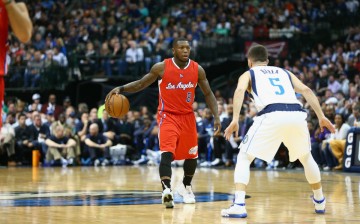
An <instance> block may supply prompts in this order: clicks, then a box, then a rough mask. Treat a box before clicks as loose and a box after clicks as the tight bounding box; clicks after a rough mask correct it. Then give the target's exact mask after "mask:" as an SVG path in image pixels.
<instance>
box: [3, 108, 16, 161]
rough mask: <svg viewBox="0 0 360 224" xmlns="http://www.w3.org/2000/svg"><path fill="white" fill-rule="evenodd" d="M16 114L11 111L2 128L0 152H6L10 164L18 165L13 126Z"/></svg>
mask: <svg viewBox="0 0 360 224" xmlns="http://www.w3.org/2000/svg"><path fill="white" fill-rule="evenodd" d="M13 119H14V114H12V113H10V114H8V115H7V117H6V121H5V123H4V124H3V126H2V127H1V129H0V152H1V153H0V154H1V156H3V155H4V154H6V156H7V158H8V166H16V162H15V159H16V157H15V130H14V128H13V127H12V126H11V122H12V120H13Z"/></svg>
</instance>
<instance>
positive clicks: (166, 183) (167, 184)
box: [161, 179, 171, 190]
mask: <svg viewBox="0 0 360 224" xmlns="http://www.w3.org/2000/svg"><path fill="white" fill-rule="evenodd" d="M170 182H171V180H170V179H164V180H162V181H161V186H162V188H163V190H165V188H171V185H170Z"/></svg>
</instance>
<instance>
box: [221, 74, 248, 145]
mask: <svg viewBox="0 0 360 224" xmlns="http://www.w3.org/2000/svg"><path fill="white" fill-rule="evenodd" d="M249 83H250V74H249V72H248V71H247V72H245V73H243V74H242V75H241V76H240V78H239V81H238V85H237V87H236V90H235V93H234V98H233V119H232V121H231V123H230V124H229V126H228V127H227V128H226V129H225V131H224V136H225V138H226V140H229V139H230V137H231V135H232V134H233V133H234V132H235V136H236V137H238V133H239V115H240V109H241V107H242V104H243V102H244V95H245V91H246V90H247V89H248V87H249Z"/></svg>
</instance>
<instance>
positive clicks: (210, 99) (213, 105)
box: [198, 65, 221, 135]
mask: <svg viewBox="0 0 360 224" xmlns="http://www.w3.org/2000/svg"><path fill="white" fill-rule="evenodd" d="M198 76H199V77H198V84H199V86H200V89H201V91H202V92H203V93H204V96H205V101H206V104H207V105H208V107H209V108H210V110H211V113H212V114H213V115H214V118H215V121H214V129H215V130H214V135H219V133H220V131H221V123H220V118H219V113H218V106H217V102H216V98H215V96H214V93H213V92H212V91H211V88H210V85H209V82H208V80H207V78H206V73H205V70H204V69H203V68H202V67H201V66H200V65H199V75H198Z"/></svg>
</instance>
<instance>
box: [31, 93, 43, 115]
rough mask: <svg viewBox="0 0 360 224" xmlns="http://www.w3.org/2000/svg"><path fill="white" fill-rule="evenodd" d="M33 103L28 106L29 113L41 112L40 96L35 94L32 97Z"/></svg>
mask: <svg viewBox="0 0 360 224" xmlns="http://www.w3.org/2000/svg"><path fill="white" fill-rule="evenodd" d="M32 100H33V102H32V103H31V104H30V105H29V106H28V111H39V112H40V111H41V107H42V105H41V103H40V94H38V93H34V94H33V95H32Z"/></svg>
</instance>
